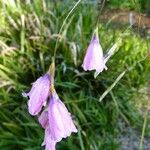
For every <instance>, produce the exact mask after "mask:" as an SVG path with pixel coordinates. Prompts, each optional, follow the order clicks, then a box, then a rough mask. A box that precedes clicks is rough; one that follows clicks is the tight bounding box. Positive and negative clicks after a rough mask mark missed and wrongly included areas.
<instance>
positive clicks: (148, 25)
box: [100, 9, 150, 36]
mask: <svg viewBox="0 0 150 150" xmlns="http://www.w3.org/2000/svg"><path fill="white" fill-rule="evenodd" d="M100 19H101V20H102V21H105V22H108V21H110V20H111V22H112V23H114V24H119V26H120V25H131V26H132V28H133V29H135V31H136V32H139V33H140V34H141V35H143V36H147V35H150V16H149V15H147V14H143V13H139V12H135V11H131V10H127V9H111V10H110V9H109V10H108V9H107V10H105V11H104V12H103V15H101V17H100Z"/></svg>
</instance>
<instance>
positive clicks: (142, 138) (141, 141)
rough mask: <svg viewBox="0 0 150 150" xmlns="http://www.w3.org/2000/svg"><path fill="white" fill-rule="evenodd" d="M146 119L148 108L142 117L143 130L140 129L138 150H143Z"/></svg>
mask: <svg viewBox="0 0 150 150" xmlns="http://www.w3.org/2000/svg"><path fill="white" fill-rule="evenodd" d="M147 117H148V107H147V110H146V112H145V115H144V123H143V128H142V135H141V140H140V145H139V150H142V149H143V142H144V135H145V129H146V124H147Z"/></svg>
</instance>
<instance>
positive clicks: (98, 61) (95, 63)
mask: <svg viewBox="0 0 150 150" xmlns="http://www.w3.org/2000/svg"><path fill="white" fill-rule="evenodd" d="M82 67H83V69H84V70H85V71H87V70H89V71H91V70H96V73H97V74H99V73H100V72H102V71H103V70H104V69H107V67H106V66H105V61H104V56H103V51H102V47H101V45H100V43H99V38H98V36H97V35H94V36H93V38H92V40H91V42H90V45H89V46H88V48H87V51H86V54H85V57H84V60H83V65H82Z"/></svg>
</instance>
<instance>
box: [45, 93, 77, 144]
mask: <svg viewBox="0 0 150 150" xmlns="http://www.w3.org/2000/svg"><path fill="white" fill-rule="evenodd" d="M48 117H49V127H50V133H51V136H52V140H53V141H56V142H59V141H60V140H61V139H62V138H66V137H67V136H70V134H71V132H77V129H76V127H75V125H74V123H73V121H72V117H71V114H70V113H69V112H68V110H67V108H66V106H65V105H64V104H63V103H62V102H61V100H60V99H59V97H58V95H57V93H56V92H53V93H52V95H51V97H50V103H49V107H48Z"/></svg>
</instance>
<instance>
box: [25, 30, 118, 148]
mask: <svg viewBox="0 0 150 150" xmlns="http://www.w3.org/2000/svg"><path fill="white" fill-rule="evenodd" d="M116 48H117V44H114V45H113V47H112V48H111V49H110V50H109V51H108V53H107V54H106V55H105V56H103V51H102V47H101V45H100V43H99V38H98V28H97V29H96V30H95V32H94V35H93V37H92V40H91V42H90V45H89V46H88V49H87V52H86V54H85V57H84V61H83V65H82V67H83V69H84V70H85V71H87V70H89V71H91V70H96V73H95V77H96V76H97V75H98V74H99V73H100V72H102V71H103V70H104V69H107V67H106V65H105V64H106V62H107V61H108V59H109V58H110V57H111V56H112V55H113V53H114V51H115V49H116ZM54 74H55V64H54V62H52V64H51V66H50V69H49V72H48V73H46V74H45V75H43V76H41V77H40V78H38V79H37V80H36V81H35V82H34V83H33V85H32V88H31V90H30V92H28V93H23V96H25V97H29V101H28V110H29V113H30V114H31V115H33V116H35V115H39V114H40V115H39V118H38V120H39V123H40V124H41V126H42V127H43V128H44V130H45V137H44V141H43V143H42V145H45V150H55V146H56V143H57V142H60V141H61V140H62V138H66V137H68V136H70V135H71V133H72V132H75V133H76V132H77V129H76V127H75V125H74V123H73V120H72V117H71V114H70V113H69V112H68V110H67V108H66V106H65V105H64V104H63V102H62V101H61V100H60V99H59V97H58V95H57V93H56V91H55V88H54Z"/></svg>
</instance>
